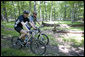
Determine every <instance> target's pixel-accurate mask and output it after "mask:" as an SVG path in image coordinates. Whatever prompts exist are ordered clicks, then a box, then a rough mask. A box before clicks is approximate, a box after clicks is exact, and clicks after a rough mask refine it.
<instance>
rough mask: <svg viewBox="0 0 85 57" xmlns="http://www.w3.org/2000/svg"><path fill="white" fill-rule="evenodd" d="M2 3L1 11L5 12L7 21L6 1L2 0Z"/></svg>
mask: <svg viewBox="0 0 85 57" xmlns="http://www.w3.org/2000/svg"><path fill="white" fill-rule="evenodd" d="M2 3H3V6H4V7H3V11H4V13H5V15H4V16H5V19H6V21H7V22H8V18H7V9H6V2H5V1H2Z"/></svg>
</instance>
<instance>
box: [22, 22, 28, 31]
mask: <svg viewBox="0 0 85 57" xmlns="http://www.w3.org/2000/svg"><path fill="white" fill-rule="evenodd" d="M21 24H22V25H23V27H25V29H26V30H27V31H29V29H28V28H27V27H26V25H25V23H24V22H23V21H22V22H21Z"/></svg>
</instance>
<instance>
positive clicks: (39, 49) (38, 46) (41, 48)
mask: <svg viewBox="0 0 85 57" xmlns="http://www.w3.org/2000/svg"><path fill="white" fill-rule="evenodd" d="M34 31H35V30H30V31H29V32H28V33H29V34H30V38H29V36H27V35H25V38H27V40H26V44H25V45H24V44H23V43H24V41H20V40H17V38H18V37H17V36H14V37H12V39H11V43H12V47H13V48H15V49H21V48H22V47H28V48H29V47H30V49H31V51H32V52H33V53H35V54H40V55H42V54H44V53H45V52H46V45H45V44H44V43H43V42H42V41H41V40H39V39H38V38H35V37H34V34H35V32H34Z"/></svg>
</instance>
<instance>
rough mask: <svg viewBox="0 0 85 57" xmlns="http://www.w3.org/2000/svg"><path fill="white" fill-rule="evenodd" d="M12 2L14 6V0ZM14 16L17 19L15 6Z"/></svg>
mask: <svg viewBox="0 0 85 57" xmlns="http://www.w3.org/2000/svg"><path fill="white" fill-rule="evenodd" d="M12 4H13V6H14V3H13V1H12ZM14 17H15V20H16V9H15V8H14Z"/></svg>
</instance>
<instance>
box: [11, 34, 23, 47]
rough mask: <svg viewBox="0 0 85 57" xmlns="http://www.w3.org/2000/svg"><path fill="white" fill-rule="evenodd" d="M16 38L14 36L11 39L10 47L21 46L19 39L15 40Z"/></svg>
mask: <svg viewBox="0 0 85 57" xmlns="http://www.w3.org/2000/svg"><path fill="white" fill-rule="evenodd" d="M17 38H18V37H17V36H14V37H12V39H11V44H12V48H15V49H20V48H22V46H21V43H20V41H18V40H17Z"/></svg>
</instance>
